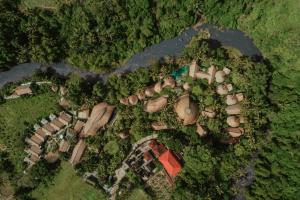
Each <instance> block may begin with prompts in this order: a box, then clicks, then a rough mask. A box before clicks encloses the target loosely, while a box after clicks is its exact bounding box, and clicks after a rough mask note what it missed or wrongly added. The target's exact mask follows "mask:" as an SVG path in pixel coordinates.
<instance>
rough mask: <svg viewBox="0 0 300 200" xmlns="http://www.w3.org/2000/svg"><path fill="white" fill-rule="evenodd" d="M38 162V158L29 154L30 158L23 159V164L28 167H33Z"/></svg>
mask: <svg viewBox="0 0 300 200" xmlns="http://www.w3.org/2000/svg"><path fill="white" fill-rule="evenodd" d="M39 160H40V158H39V157H38V156H35V155H33V154H31V155H30V157H25V158H24V162H26V163H28V164H29V165H34V164H35V163H36V162H37V161H39Z"/></svg>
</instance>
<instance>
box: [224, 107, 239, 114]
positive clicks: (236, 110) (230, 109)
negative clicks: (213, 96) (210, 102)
mask: <svg viewBox="0 0 300 200" xmlns="http://www.w3.org/2000/svg"><path fill="white" fill-rule="evenodd" d="M225 110H226V112H227V114H228V115H239V114H241V110H242V107H241V105H240V104H235V105H231V106H227V107H226V108H225Z"/></svg>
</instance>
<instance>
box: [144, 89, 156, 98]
mask: <svg viewBox="0 0 300 200" xmlns="http://www.w3.org/2000/svg"><path fill="white" fill-rule="evenodd" d="M145 94H146V96H147V97H152V96H153V95H154V89H153V87H148V88H147V89H146V90H145Z"/></svg>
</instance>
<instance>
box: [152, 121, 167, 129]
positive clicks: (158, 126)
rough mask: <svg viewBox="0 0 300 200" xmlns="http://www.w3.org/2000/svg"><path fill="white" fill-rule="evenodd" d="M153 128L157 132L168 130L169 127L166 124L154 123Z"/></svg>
mask: <svg viewBox="0 0 300 200" xmlns="http://www.w3.org/2000/svg"><path fill="white" fill-rule="evenodd" d="M151 127H152V128H153V130H156V131H159V130H164V129H168V126H167V125H166V124H165V123H164V122H153V123H152V124H151Z"/></svg>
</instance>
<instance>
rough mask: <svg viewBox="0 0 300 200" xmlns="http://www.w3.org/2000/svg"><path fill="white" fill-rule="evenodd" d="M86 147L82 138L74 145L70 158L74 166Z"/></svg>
mask: <svg viewBox="0 0 300 200" xmlns="http://www.w3.org/2000/svg"><path fill="white" fill-rule="evenodd" d="M85 148H86V144H85V143H84V141H83V140H79V142H78V143H77V144H76V145H75V147H74V149H73V152H72V156H71V159H70V163H71V164H72V165H73V166H74V165H76V164H78V163H79V162H80V159H81V157H82V155H83V153H84V150H85Z"/></svg>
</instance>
